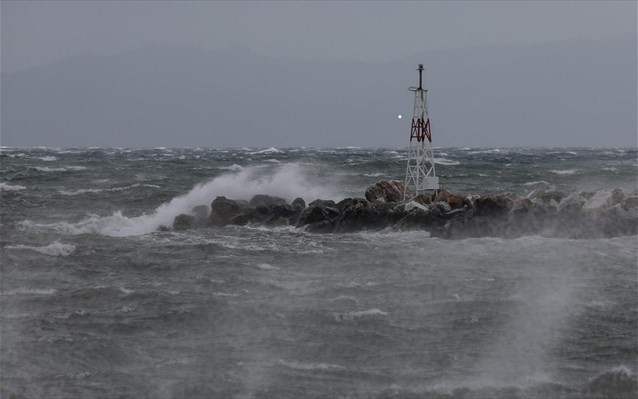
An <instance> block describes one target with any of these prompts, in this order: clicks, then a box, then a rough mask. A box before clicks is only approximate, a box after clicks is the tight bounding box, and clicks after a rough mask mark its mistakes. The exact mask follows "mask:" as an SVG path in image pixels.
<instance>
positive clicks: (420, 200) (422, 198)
mask: <svg viewBox="0 0 638 399" xmlns="http://www.w3.org/2000/svg"><path fill="white" fill-rule="evenodd" d="M411 201H414V202H416V203H417V204H421V205H430V204H431V203H432V197H431V196H429V195H425V194H419V195H417V196H416V197H414V198H412V200H411Z"/></svg>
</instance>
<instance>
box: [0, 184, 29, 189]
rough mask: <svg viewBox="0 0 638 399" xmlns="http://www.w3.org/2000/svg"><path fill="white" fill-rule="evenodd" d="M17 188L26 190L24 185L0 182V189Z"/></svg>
mask: <svg viewBox="0 0 638 399" xmlns="http://www.w3.org/2000/svg"><path fill="white" fill-rule="evenodd" d="M19 190H26V187H25V186H19V185H17V184H16V185H13V186H12V185H11V184H7V183H0V191H19Z"/></svg>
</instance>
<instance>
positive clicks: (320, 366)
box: [279, 360, 345, 371]
mask: <svg viewBox="0 0 638 399" xmlns="http://www.w3.org/2000/svg"><path fill="white" fill-rule="evenodd" d="M279 364H281V365H282V366H285V367H288V368H290V369H293V370H303V371H313V370H325V371H330V370H344V369H345V368H344V367H342V366H338V365H336V364H329V363H301V362H296V361H290V362H287V361H285V360H280V361H279Z"/></svg>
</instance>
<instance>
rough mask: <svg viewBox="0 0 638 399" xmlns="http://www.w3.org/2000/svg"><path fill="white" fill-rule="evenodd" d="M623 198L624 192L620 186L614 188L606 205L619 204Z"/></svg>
mask: <svg viewBox="0 0 638 399" xmlns="http://www.w3.org/2000/svg"><path fill="white" fill-rule="evenodd" d="M624 199H625V192H624V191H623V190H622V189H621V188H615V189H614V190H613V191H612V192H611V198H610V200H609V203H608V204H607V205H609V206H614V205H616V204H620V203H621V202H622V201H623V200H624Z"/></svg>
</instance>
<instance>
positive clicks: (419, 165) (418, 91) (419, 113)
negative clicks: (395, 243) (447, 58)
mask: <svg viewBox="0 0 638 399" xmlns="http://www.w3.org/2000/svg"><path fill="white" fill-rule="evenodd" d="M418 71H419V87H410V89H409V90H410V91H413V92H414V114H413V116H412V128H411V131H410V147H409V149H408V164H407V166H406V170H405V190H404V192H403V200H404V201H405V200H406V194H407V190H408V189H409V190H412V192H413V193H414V195H419V194H420V193H422V192H424V191H427V190H438V189H439V178H438V177H436V171H435V168H434V151H433V149H432V133H431V131H430V116H429V114H428V104H427V92H428V91H427V90H425V89H424V88H423V75H422V74H423V64H419V69H418ZM415 140H416V142H415Z"/></svg>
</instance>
